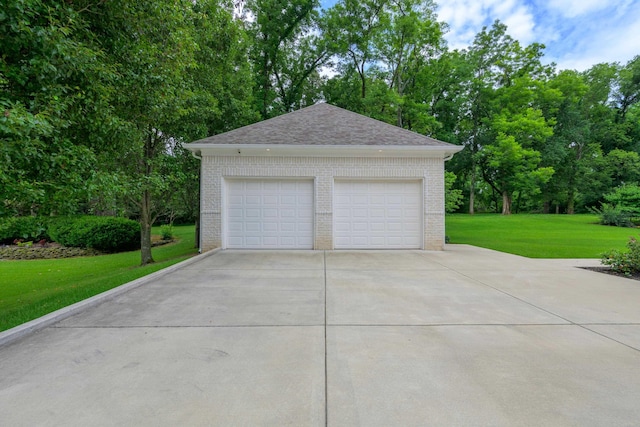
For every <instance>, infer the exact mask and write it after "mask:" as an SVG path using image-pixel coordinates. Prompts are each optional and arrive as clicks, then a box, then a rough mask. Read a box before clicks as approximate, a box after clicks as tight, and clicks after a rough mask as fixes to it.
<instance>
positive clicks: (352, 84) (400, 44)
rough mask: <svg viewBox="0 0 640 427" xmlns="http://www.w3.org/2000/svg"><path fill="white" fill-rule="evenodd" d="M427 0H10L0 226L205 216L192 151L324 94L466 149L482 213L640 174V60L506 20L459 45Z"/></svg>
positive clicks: (460, 157) (589, 196) (467, 172)
mask: <svg viewBox="0 0 640 427" xmlns="http://www.w3.org/2000/svg"><path fill="white" fill-rule="evenodd" d="M446 31H447V24H446V23H444V22H441V21H439V20H438V17H437V13H436V5H435V4H434V3H433V2H432V1H430V0H340V1H338V3H337V4H336V5H335V6H333V7H331V8H329V9H326V10H323V9H321V8H320V5H319V3H318V1H316V0H244V1H242V0H236V1H231V0H226V1H224V0H223V1H220V0H154V1H134V0H5V1H4V2H3V8H2V10H1V11H0V138H1V139H2V146H1V147H0V159H2V160H1V161H0V192H1V198H2V203H1V204H0V216H15V215H67V214H76V213H93V214H111V215H120V216H128V217H132V218H137V219H139V220H140V223H141V226H142V237H141V241H142V248H143V250H142V262H143V264H144V263H148V262H151V261H152V256H151V251H150V227H151V225H152V224H153V223H154V222H155V221H156V220H157V218H159V217H162V218H164V219H168V220H173V219H182V220H186V221H192V220H194V219H196V218H197V215H198V167H199V165H198V162H197V161H196V160H195V159H193V158H191V156H190V155H189V154H188V153H187V152H186V150H184V149H183V148H182V143H183V142H189V141H193V140H196V139H199V138H203V137H207V136H210V135H214V134H218V133H222V132H226V131H229V130H232V129H235V128H237V127H240V126H243V125H247V124H251V123H254V122H256V121H259V120H263V119H267V118H270V117H274V116H277V115H280V114H284V113H287V112H290V111H293V110H296V109H299V108H303V107H305V106H308V105H312V104H314V103H317V102H319V101H327V102H329V103H331V104H334V105H337V106H339V107H342V108H346V109H348V110H351V111H355V112H357V113H361V114H364V115H367V116H370V117H373V118H375V119H379V120H382V121H385V122H387V123H390V124H394V125H396V126H400V127H403V128H406V129H409V130H412V131H415V132H418V133H421V134H425V135H429V136H431V137H434V138H437V139H440V140H442V141H446V142H450V143H453V144H460V145H464V147H465V149H464V150H463V151H462V152H460V153H459V154H457V155H456V156H455V157H454V158H453V160H451V161H450V162H448V163H447V169H448V170H449V171H450V172H452V173H453V174H455V176H456V177H457V178H456V180H455V183H452V186H453V188H454V189H456V190H458V191H461V192H462V194H463V196H464V199H463V200H464V202H463V206H462V207H460V208H459V209H461V210H464V211H468V212H471V213H473V212H477V211H499V212H502V213H504V214H509V213H511V212H514V211H516V212H517V211H540V212H566V213H573V212H579V211H583V210H585V209H587V208H588V207H591V206H598V204H599V203H600V202H601V201H602V200H603V197H604V195H605V194H606V193H607V192H609V191H610V190H612V189H613V188H616V187H618V186H620V185H623V184H629V183H634V182H635V183H637V182H638V181H639V180H640V154H639V153H640V107H639V106H638V100H639V97H640V57H638V56H637V57H635V58H634V59H632V60H630V61H629V62H628V63H626V64H619V63H603V64H595V65H594V66H593V67H591V68H590V69H588V70H586V71H584V72H578V71H573V70H558V69H556V67H555V66H554V65H553V64H551V65H548V64H545V63H544V46H543V45H541V44H538V43H533V44H531V45H528V46H523V45H521V44H520V43H519V42H518V41H517V40H515V39H513V38H512V37H511V36H509V34H508V28H507V27H506V26H505V25H504V24H502V23H500V22H498V21H496V22H495V23H494V24H493V25H492V26H490V27H487V28H483V29H482V31H481V32H480V33H478V34H477V35H476V37H475V39H474V40H473V42H472V44H471V45H470V46H469V47H468V48H466V49H461V50H452V49H449V48H448V46H447V44H446V42H445V39H444V35H445V34H446Z"/></svg>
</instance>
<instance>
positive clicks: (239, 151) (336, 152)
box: [185, 142, 463, 160]
mask: <svg viewBox="0 0 640 427" xmlns="http://www.w3.org/2000/svg"><path fill="white" fill-rule="evenodd" d="M185 148H187V149H188V150H190V151H192V152H193V153H194V154H196V155H198V156H259V157H267V156H268V157H276V156H284V157H298V156H300V157H432V158H445V159H447V160H448V159H449V158H451V156H453V155H454V154H455V153H457V152H459V151H461V150H462V148H463V147H462V146H459V145H453V144H446V145H445V144H443V145H288V144H269V145H265V144H211V143H198V142H193V143H190V144H185Z"/></svg>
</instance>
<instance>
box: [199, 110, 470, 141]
mask: <svg viewBox="0 0 640 427" xmlns="http://www.w3.org/2000/svg"><path fill="white" fill-rule="evenodd" d="M192 144H198V145H201V144H216V145H218V144H243V145H314V146H326V145H332V146H396V147H397V146H431V147H456V148H458V146H456V145H453V144H449V143H446V142H442V141H438V140H437V139H433V138H429V137H428V136H424V135H420V134H418V133H415V132H412V131H409V130H406V129H402V128H399V127H397V126H393V125H390V124H387V123H384V122H381V121H379V120H375V119H372V118H369V117H366V116H363V115H361V114H357V113H353V112H351V111H348V110H345V109H342V108H339V107H336V106H333V105H330V104H327V103H321V104H316V105H312V106H310V107H306V108H302V109H300V110H297V111H294V112H292V113H288V114H284V115H282V116H278V117H274V118H272V119H268V120H264V121H261V122H258V123H254V124H252V125H248V126H244V127H241V128H238V129H235V130H232V131H229V132H225V133H221V134H219V135H214V136H211V137H209V138H204V139H201V140H199V141H195V142H193V143H192ZM189 145H190V144H187V147H188V146H189ZM456 151H458V150H456Z"/></svg>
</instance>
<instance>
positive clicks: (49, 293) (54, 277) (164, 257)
mask: <svg viewBox="0 0 640 427" xmlns="http://www.w3.org/2000/svg"><path fill="white" fill-rule="evenodd" d="M173 230H174V235H175V237H176V238H177V240H178V241H177V243H172V244H168V245H164V246H159V247H156V248H154V249H153V257H154V259H155V261H156V262H155V263H154V264H151V265H147V266H145V267H140V266H139V265H140V251H133V252H123V253H118V254H112V255H100V256H93V257H78V258H66V259H48V260H24V261H22V260H21V261H8V260H5V261H0V331H3V330H6V329H9V328H12V327H14V326H17V325H20V324H22V323H25V322H28V321H30V320H33V319H36V318H38V317H40V316H43V315H45V314H48V313H51V312H53V311H55V310H58V309H60V308H63V307H66V306H68V305H71V304H73V303H76V302H78V301H81V300H83V299H86V298H89V297H92V296H94V295H97V294H99V293H101V292H104V291H107V290H109V289H112V288H115V287H117V286H119V285H122V284H124V283H127V282H130V281H132V280H135V279H137V278H139V277H142V276H146V275H147V274H150V273H153V272H154V271H158V270H160V269H163V268H166V267H168V266H170V265H172V264H176V263H178V262H180V261H183V260H185V259H187V258H189V257H191V256H193V255H195V254H196V253H197V249H195V248H194V242H195V230H194V227H193V226H174V227H173ZM153 234H159V227H157V228H156V227H154V229H153Z"/></svg>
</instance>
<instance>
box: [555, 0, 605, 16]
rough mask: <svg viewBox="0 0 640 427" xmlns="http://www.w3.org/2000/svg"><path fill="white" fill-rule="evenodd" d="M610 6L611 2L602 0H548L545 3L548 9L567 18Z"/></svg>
mask: <svg viewBox="0 0 640 427" xmlns="http://www.w3.org/2000/svg"><path fill="white" fill-rule="evenodd" d="M610 6H611V3H609V2H607V1H604V0H548V1H547V3H546V7H547V8H548V9H550V10H553V11H555V12H557V13H560V14H561V15H562V16H564V17H567V18H573V17H576V16H580V15H584V14H586V13H593V12H597V11H599V10H602V9H605V8H607V7H610Z"/></svg>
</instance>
